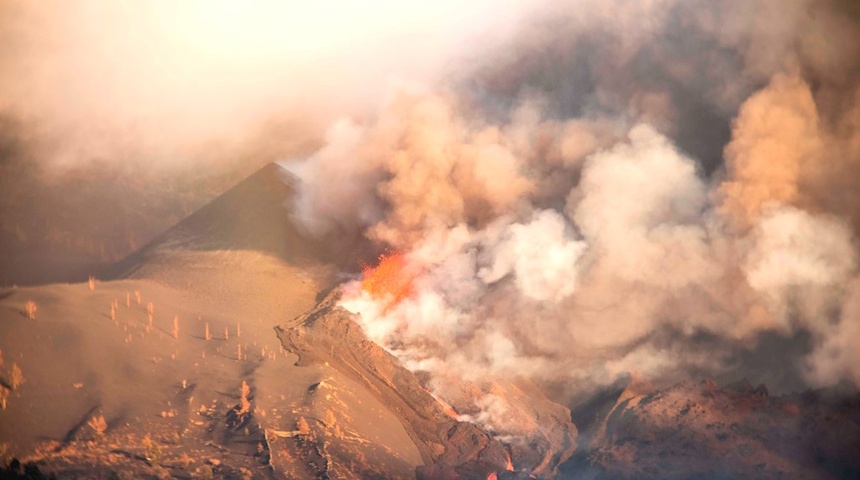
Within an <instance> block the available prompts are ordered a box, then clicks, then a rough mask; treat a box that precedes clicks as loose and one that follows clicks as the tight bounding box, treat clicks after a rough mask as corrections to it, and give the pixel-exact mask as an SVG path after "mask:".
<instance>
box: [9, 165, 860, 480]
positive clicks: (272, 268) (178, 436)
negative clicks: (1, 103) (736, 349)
mask: <svg viewBox="0 0 860 480" xmlns="http://www.w3.org/2000/svg"><path fill="white" fill-rule="evenodd" d="M291 192H292V190H291V188H290V186H289V184H288V183H285V181H284V178H283V177H282V172H281V171H280V169H279V168H278V167H276V166H274V165H272V166H269V167H267V168H264V169H263V170H261V171H260V172H258V173H257V174H255V175H253V176H252V177H250V178H249V179H247V180H246V181H244V182H242V183H240V184H239V185H237V186H236V187H234V188H233V189H231V190H230V191H228V192H227V193H226V194H224V195H222V196H221V197H219V198H218V199H216V200H215V201H213V202H212V203H210V204H209V205H207V206H206V207H204V208H202V209H201V210H199V211H197V212H196V213H195V214H193V215H191V216H190V217H188V218H187V219H185V220H184V221H182V222H180V223H179V224H178V225H176V226H175V227H174V228H172V229H171V230H169V231H168V232H167V233H165V234H163V235H162V236H160V237H158V238H157V239H156V240H155V241H153V242H151V243H150V244H148V245H146V246H145V247H143V248H142V249H140V250H138V251H137V252H136V253H135V254H133V255H131V256H129V257H127V258H126V259H125V260H124V261H122V262H120V263H118V264H116V265H114V266H113V268H112V269H111V275H112V278H111V279H95V278H94V279H92V280H91V281H90V282H83V283H73V284H47V285H41V286H34V287H20V288H6V289H4V290H2V291H0V395H2V397H0V400H2V404H3V409H2V410H0V465H4V466H5V468H4V469H3V471H2V474H0V478H48V477H50V476H55V477H56V478H82V479H83V478H88V479H91V478H96V479H98V478H103V479H115V478H125V479H132V478H186V479H187V478H195V479H196V478H201V479H203V478H225V479H226V478H231V479H232V478H242V479H245V478H254V479H257V478H259V479H281V478H291V479H292V478H297V479H328V478H330V479H335V478H343V479H352V478H355V479H365V478H372V479H388V478H390V479H401V478H416V479H481V480H484V479H497V480H498V479H515V478H543V479H550V478H570V479H580V478H583V479H584V478H661V479H662V478H671V479H682V478H684V479H687V478H825V479H830V478H833V479H836V478H858V477H860V457H858V455H857V445H860V396H858V395H857V392H855V391H852V390H851V389H848V388H844V389H831V390H827V391H815V392H806V393H798V394H793V395H787V396H771V395H770V394H769V393H768V391H767V389H766V388H764V387H763V386H758V387H753V386H752V385H749V384H748V383H737V384H733V385H726V386H720V385H718V384H716V383H714V382H712V381H709V380H702V379H691V380H689V381H687V382H683V383H680V384H678V385H675V386H673V387H670V388H663V389H655V388H653V387H652V386H650V385H649V384H648V382H647V381H645V380H641V379H636V380H635V381H626V382H623V383H621V384H618V385H615V386H614V387H612V388H609V389H606V390H605V391H601V392H596V393H593V394H592V395H590V396H589V397H588V399H587V400H586V401H582V402H578V403H576V404H569V405H568V404H566V403H567V402H566V401H565V399H564V398H551V397H550V396H548V394H545V393H544V392H543V391H542V389H541V388H540V386H538V385H535V384H530V383H525V382H522V381H521V382H517V383H513V382H512V383H508V384H505V383H496V384H492V385H485V386H482V387H481V388H482V390H484V391H492V392H493V394H495V395H498V396H502V397H504V398H505V399H506V400H507V401H508V403H509V404H510V405H515V406H516V411H517V412H519V413H521V414H522V415H524V418H528V419H529V421H530V422H533V423H531V424H530V425H532V428H530V429H528V430H527V431H528V433H527V434H525V435H523V436H522V437H520V438H497V437H496V436H494V435H493V434H492V432H489V431H487V430H484V429H482V428H481V427H480V426H478V425H475V424H473V423H469V422H468V421H466V420H467V417H466V416H464V415H462V413H463V405H467V404H468V403H469V402H467V401H466V400H468V399H464V398H449V399H440V398H437V397H435V396H434V395H433V394H432V393H431V392H429V391H428V390H426V389H425V384H424V383H423V380H424V379H422V378H421V377H420V376H416V375H415V374H413V373H412V372H410V371H408V370H406V369H405V368H404V367H403V366H401V365H400V364H399V362H398V361H397V360H396V358H395V357H393V356H392V355H390V354H389V353H388V352H386V351H385V350H384V349H382V348H381V347H379V346H378V345H376V344H374V343H373V342H370V341H369V340H368V339H367V338H366V337H365V335H364V333H363V332H362V330H361V328H360V327H359V326H358V325H359V324H358V323H356V322H355V318H354V317H353V316H352V314H350V313H348V312H347V311H346V310H343V309H342V308H340V307H339V306H338V305H337V300H338V295H339V293H338V290H337V288H335V287H336V285H337V284H338V283H339V282H340V281H341V280H342V278H343V277H342V276H341V275H342V274H340V273H338V272H343V271H346V268H345V265H344V264H348V263H351V262H357V261H358V260H357V259H360V258H363V257H365V256H366V253H365V252H362V251H350V250H346V249H344V248H343V246H342V245H343V243H342V244H338V243H337V242H336V241H335V240H332V241H331V242H319V241H309V240H307V239H305V238H304V237H303V236H302V234H301V232H299V231H298V230H297V229H296V228H295V227H294V226H293V225H292V223H291V222H290V220H289V216H288V215H286V214H285V212H284V211H283V209H282V208H281V207H280V206H281V205H283V204H284V202H286V201H287V200H288V199H289V197H290V195H291ZM345 243H346V244H348V243H349V242H345ZM339 262H340V263H339ZM353 265H354V264H353ZM463 395H468V391H466V393H464V394H463Z"/></svg>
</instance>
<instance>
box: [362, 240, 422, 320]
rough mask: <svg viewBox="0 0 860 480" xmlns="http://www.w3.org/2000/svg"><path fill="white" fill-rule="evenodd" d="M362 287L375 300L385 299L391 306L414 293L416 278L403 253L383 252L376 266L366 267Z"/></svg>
mask: <svg viewBox="0 0 860 480" xmlns="http://www.w3.org/2000/svg"><path fill="white" fill-rule="evenodd" d="M362 273H363V277H362V279H361V288H362V289H363V290H364V291H365V292H367V293H369V294H370V296H371V297H372V298H373V299H374V300H378V301H383V302H385V303H386V304H387V305H388V306H389V307H390V306H393V305H396V304H397V303H399V302H400V301H401V300H403V299H404V298H406V297H408V296H410V295H412V293H413V291H414V286H413V284H412V281H413V280H414V278H415V275H414V273H413V272H411V271H410V269H409V268H408V265H407V262H406V258H405V257H404V256H403V254H401V253H391V254H388V255H386V254H382V255H380V256H379V264H378V265H376V267H369V266H368V267H365V268H364V269H363V272H362Z"/></svg>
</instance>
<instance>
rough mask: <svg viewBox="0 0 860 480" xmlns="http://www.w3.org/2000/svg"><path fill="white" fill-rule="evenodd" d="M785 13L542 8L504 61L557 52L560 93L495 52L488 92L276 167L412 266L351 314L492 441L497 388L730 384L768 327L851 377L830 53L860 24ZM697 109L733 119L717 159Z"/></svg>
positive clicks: (858, 109)
mask: <svg viewBox="0 0 860 480" xmlns="http://www.w3.org/2000/svg"><path fill="white" fill-rule="evenodd" d="M789 4H790V5H787V6H785V9H783V7H784V2H772V1H764V0H763V1H759V2H753V3H752V4H751V3H749V2H728V3H720V4H714V3H708V2H672V1H661V2H648V3H636V4H629V3H628V2H609V3H606V2H599V3H598V2H585V3H582V4H577V8H576V9H572V10H565V9H561V11H558V9H550V10H551V11H552V15H551V16H548V18H549V17H551V19H550V20H548V21H546V22H545V23H544V24H546V23H550V24H556V25H558V26H559V28H558V29H557V30H554V31H552V32H551V33H549V32H544V33H543V34H542V35H541V36H534V35H533V33H534V32H530V31H529V30H528V29H524V33H523V37H522V38H520V39H519V40H518V41H519V42H521V43H519V44H516V43H515V44H514V45H513V46H511V47H510V50H504V51H503V53H502V54H499V57H496V58H502V59H505V58H517V54H516V52H517V49H518V48H522V49H524V51H527V52H529V53H533V51H534V50H535V49H537V50H539V51H540V49H541V48H546V49H547V50H546V51H548V52H551V53H550V54H551V55H554V54H556V53H557V52H558V51H569V52H570V53H571V55H573V56H574V57H577V56H578V57H577V58H581V59H582V61H581V62H580V63H577V62H575V61H574V62H571V64H570V66H571V68H572V70H571V74H570V75H571V78H565V77H559V78H553V79H552V80H551V81H550V82H548V83H544V84H541V83H540V82H538V83H535V81H534V79H535V78H539V77H540V75H541V74H542V72H545V71H546V65H542V64H540V60H535V61H533V62H531V63H529V62H528V61H526V62H525V63H524V64H523V63H519V64H517V63H516V62H511V63H510V64H508V63H505V62H504V61H502V62H501V63H500V64H501V65H508V66H509V68H510V71H507V72H506V71H503V70H501V68H499V69H496V70H494V72H495V73H496V74H498V75H501V76H502V77H503V78H502V79H501V80H499V81H498V84H492V83H486V82H485V83H481V82H483V81H484V80H483V79H485V78H486V76H485V75H484V74H483V73H481V72H476V73H474V77H473V78H474V79H477V80H474V83H472V84H471V85H472V86H471V87H470V88H463V89H460V90H458V89H457V88H448V89H444V90H441V91H439V90H437V91H435V92H434V91H432V90H429V89H422V88H419V87H414V86H411V87H409V88H405V89H401V90H398V91H396V92H395V93H394V94H392V96H391V97H390V98H389V100H388V102H387V103H386V104H385V105H384V106H383V108H381V110H380V111H379V113H378V115H377V116H376V118H375V119H372V120H369V121H362V122H357V121H352V120H343V121H341V122H339V123H337V124H335V125H334V126H333V127H332V128H331V130H330V131H329V136H328V139H327V144H326V145H325V146H324V147H323V148H322V149H320V150H319V151H318V152H317V153H316V154H314V155H312V156H311V157H310V158H308V159H307V160H306V161H305V162H303V163H300V164H296V163H291V164H287V168H288V169H291V170H292V171H293V172H294V173H296V174H297V175H298V176H299V177H300V178H302V179H303V180H304V183H303V186H302V195H301V198H300V199H299V201H298V202H299V203H298V205H299V207H300V208H299V209H298V211H297V213H298V217H297V218H298V219H299V220H300V222H301V223H302V224H303V225H305V226H306V227H307V228H308V230H309V231H310V232H311V233H313V234H322V233H327V232H331V231H361V232H363V233H364V234H365V236H366V238H368V239H369V240H371V241H372V242H375V243H376V244H377V245H380V246H384V247H386V248H391V249H394V250H397V251H399V252H401V253H402V254H404V255H405V258H406V259H407V260H408V262H409V264H410V265H411V268H414V271H415V272H417V273H416V278H415V280H414V284H415V287H416V288H415V293H414V295H412V296H411V297H409V298H407V299H405V300H403V301H402V302H400V303H397V304H395V305H393V306H385V305H384V304H383V302H380V301H378V300H377V299H374V298H372V297H370V296H369V295H368V293H367V292H364V291H362V289H361V286H360V283H359V282H350V283H347V284H346V285H344V286H343V291H344V296H343V301H342V303H343V306H344V307H346V308H347V309H349V310H350V311H353V312H356V313H360V314H361V315H360V317H359V318H360V322H361V324H362V326H363V328H364V329H365V331H366V333H367V334H368V336H369V337H370V338H371V339H373V340H374V341H376V342H378V343H379V344H381V345H383V346H385V347H386V348H388V349H389V351H391V352H393V353H394V354H395V355H397V356H398V357H400V358H401V360H402V361H404V363H405V364H406V365H407V366H408V367H409V368H411V369H413V370H415V371H420V372H426V373H427V374H428V378H429V380H428V383H429V385H430V386H431V388H432V389H433V390H434V391H435V393H437V394H439V395H440V396H442V397H443V398H446V399H449V400H450V399H452V398H454V399H457V398H462V392H463V391H464V389H467V390H468V389H472V390H473V391H478V392H482V393H483V395H477V396H476V397H473V398H478V399H479V400H473V401H472V404H471V405H462V404H461V405H456V402H455V406H456V407H459V408H461V409H463V410H464V411H465V413H468V414H471V415H473V418H481V419H483V420H482V421H483V422H484V423H485V424H487V425H488V426H489V427H490V428H491V429H493V430H494V431H496V432H497V433H500V434H505V433H511V432H513V431H515V430H516V429H515V428H514V427H511V426H506V425H504V422H503V421H502V420H500V419H502V418H504V415H500V414H499V412H500V411H503V410H504V409H505V407H504V406H503V405H500V404H499V398H500V397H498V396H493V395H492V393H491V392H490V390H489V387H488V386H487V385H489V384H490V383H492V381H493V379H502V380H504V381H517V379H526V380H529V381H536V382H539V383H545V384H554V385H558V384H561V385H566V386H567V388H569V389H570V392H575V391H577V390H579V391H582V390H588V389H589V388H590V387H592V386H594V385H601V384H608V383H610V382H612V381H613V380H615V379H616V378H617V377H618V376H619V375H625V374H629V373H630V372H636V373H638V374H642V375H644V376H646V377H648V378H649V379H652V380H654V381H657V382H660V381H672V380H673V379H677V378H678V377H680V376H685V375H689V374H690V372H704V373H710V374H715V373H719V372H721V371H725V370H726V369H728V368H736V369H740V370H743V368H744V367H745V366H743V365H740V366H739V365H728V364H727V362H728V360H727V359H728V358H729V355H730V353H731V352H736V351H738V350H740V351H743V350H752V349H756V348H757V338H758V337H759V335H761V334H763V333H766V332H777V333H778V334H780V335H784V336H785V337H786V338H788V337H791V336H792V335H795V334H797V333H798V332H806V333H808V334H810V335H811V336H812V339H813V348H812V350H811V351H810V352H808V354H807V355H806V356H805V357H804V358H801V359H796V358H786V359H785V362H786V364H787V365H789V366H790V365H793V364H796V365H797V368H798V369H799V371H801V373H802V375H803V376H804V378H805V379H806V381H807V382H808V383H809V384H810V385H817V386H818V385H832V384H834V383H836V382H840V381H847V382H850V383H852V384H854V386H860V362H858V359H857V354H856V353H855V350H856V349H854V348H852V346H856V345H860V326H858V325H860V314H859V313H860V301H858V298H860V290H858V285H860V277H858V250H857V248H858V244H857V233H858V231H860V193H858V192H860V80H858V78H860V77H858V68H860V67H858V65H860V63H858V59H860V55H858V48H857V47H856V46H850V45H848V44H849V43H850V44H851V45H853V44H854V43H856V42H848V43H843V41H845V40H846V39H848V38H856V37H853V36H854V35H857V34H858V33H860V30H858V28H857V21H856V17H855V18H851V17H850V16H848V15H850V14H851V12H850V11H847V10H844V9H847V8H848V7H847V6H846V5H845V4H843V3H840V2H826V1H820V2H819V1H796V2H789ZM775 8H779V9H780V10H779V11H780V15H771V14H769V12H771V13H772V11H773V9H775ZM687 14H689V16H685V15H687ZM855 14H856V12H855ZM800 25H802V26H803V27H804V28H799V26H800ZM674 27H678V28H679V32H680V33H678V35H681V38H680V39H677V38H674V37H673V35H675V34H676V33H677V32H675V31H673V30H672V29H673V28H674ZM723 27H725V28H723ZM530 33H531V34H532V35H530ZM595 36H597V37H599V38H600V39H601V40H603V41H604V42H603V43H601V42H596V41H595V40H594V37H595ZM607 38H609V39H611V40H613V41H612V42H608V43H607V42H605V40H606V39H607ZM669 40H675V41H669ZM676 42H689V44H690V45H695V46H697V47H700V48H702V50H700V51H695V52H690V51H684V50H683V47H682V46H681V45H679V44H678V43H676ZM603 44H605V45H606V46H605V47H602V46H599V45H603ZM511 52H513V53H511ZM492 55H493V54H492V53H491V54H490V56H491V58H492ZM521 58H526V57H521ZM702 58H705V59H706V60H705V61H706V67H707V68H705V69H704V70H703V72H704V73H700V72H699V71H697V69H698V68H699V67H701V66H702ZM726 66H728V67H730V68H725V69H723V68H722V67H726ZM608 67H612V68H611V69H608V70H607V68H608ZM578 68H581V69H582V70H584V71H587V72H590V73H591V74H592V77H591V80H592V81H593V82H595V83H594V84H593V85H591V86H588V85H586V86H583V85H577V84H576V81H575V80H576V79H577V78H579V77H577V76H576V73H575V72H576V69H578ZM640 71H645V72H648V75H643V76H639V75H637V73H638V72H640ZM505 75H507V78H504V76H505ZM735 75H737V76H735ZM466 84H467V85H469V82H466ZM476 84H477V85H478V87H477V88H475V87H474V85H476ZM476 91H477V93H476ZM505 92H507V93H508V94H513V95H514V98H515V101H513V102H510V101H509V102H507V103H506V102H503V101H502V102H500V101H499V98H501V95H502V94H503V93H505ZM564 95H569V96H574V97H576V98H574V99H573V100H571V99H570V98H566V97H564ZM690 95H692V96H694V97H695V101H696V102H699V105H700V106H699V107H690V105H689V102H690V101H691V100H690ZM837 99H839V100H837ZM565 102H567V103H568V104H570V106H572V107H571V108H560V107H559V104H562V106H563V104H565ZM697 108H698V110H697ZM697 111H709V112H725V114H726V117H727V118H730V117H733V120H732V121H731V138H730V139H729V141H728V143H727V144H726V145H725V149H724V151H720V150H719V149H718V150H717V151H713V149H711V150H709V151H706V152H704V153H702V151H701V149H699V148H698V147H696V143H695V142H694V141H691V140H690V138H687V137H686V136H685V134H686V133H687V132H689V126H688V125H685V124H684V122H685V119H687V118H691V116H695V115H696V112H697ZM692 135H693V136H694V137H696V136H698V137H699V138H705V137H707V136H708V135H709V132H708V131H697V132H695V133H693V134H692ZM705 144H707V142H705ZM683 145H686V146H687V148H684V147H683ZM691 145H692V146H693V147H695V148H692V147H691ZM695 150H699V153H700V154H702V155H705V156H707V155H712V156H714V157H716V158H722V161H721V163H720V164H719V165H717V166H716V167H715V166H714V165H708V164H707V163H708V162H707V161H706V160H707V159H703V158H697V157H696V154H695V152H693V151H695ZM702 338H707V339H709V340H708V342H709V343H707V344H706V349H705V350H703V348H702V345H703V344H702V343H701V342H702V340H701V339H702ZM776 354H778V352H776ZM789 368H790V367H789ZM501 401H504V400H503V399H502V400H501ZM493 412H495V413H496V414H493Z"/></svg>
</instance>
